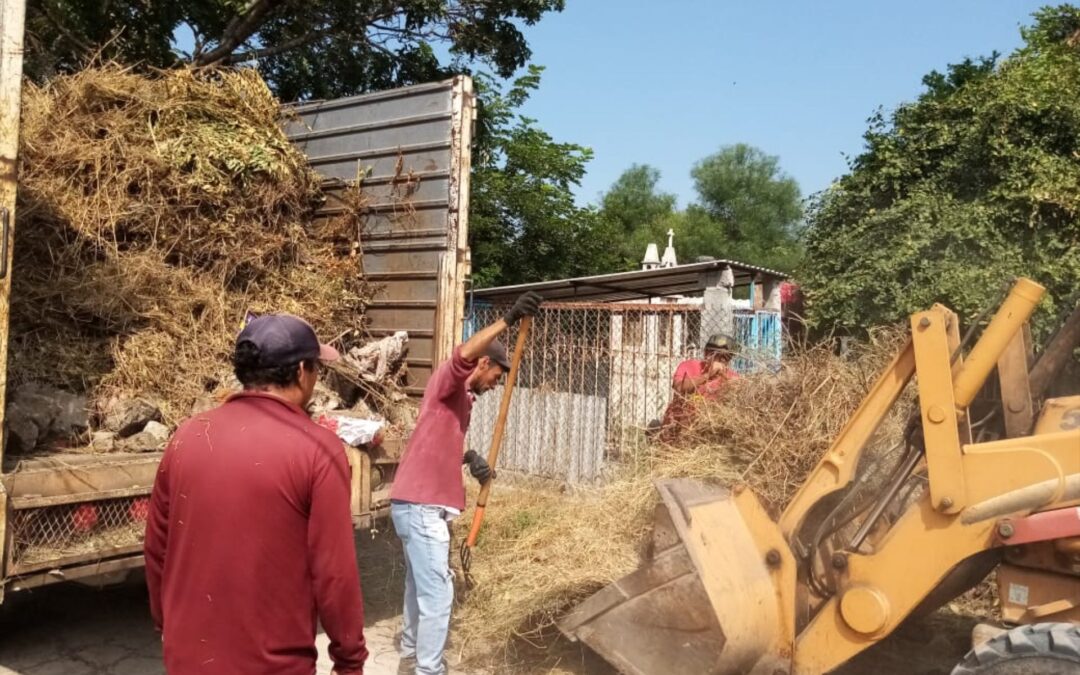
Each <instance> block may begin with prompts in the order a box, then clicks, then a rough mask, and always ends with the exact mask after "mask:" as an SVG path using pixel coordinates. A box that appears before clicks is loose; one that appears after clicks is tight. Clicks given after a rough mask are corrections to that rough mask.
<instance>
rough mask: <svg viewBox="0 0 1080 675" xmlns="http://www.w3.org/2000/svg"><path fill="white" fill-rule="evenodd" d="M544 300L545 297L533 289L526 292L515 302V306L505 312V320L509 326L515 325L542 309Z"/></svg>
mask: <svg viewBox="0 0 1080 675" xmlns="http://www.w3.org/2000/svg"><path fill="white" fill-rule="evenodd" d="M543 301H544V298H542V297H541V296H540V294H539V293H533V292H532V291H529V292H528V293H524V294H522V295H521V297H520V298H518V299H517V301H516V302H514V306H513V307H511V308H510V309H508V310H507V311H506V314H503V321H505V322H506V325H507V326H513V325H514V324H515V323H517V322H518V321H521V320H522V319H523V318H525V317H527V316H536V313H537V312H539V311H540V303H541V302H543Z"/></svg>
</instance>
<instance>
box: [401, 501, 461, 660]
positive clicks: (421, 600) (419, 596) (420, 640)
mask: <svg viewBox="0 0 1080 675" xmlns="http://www.w3.org/2000/svg"><path fill="white" fill-rule="evenodd" d="M390 519H391V520H393V522H394V531H395V532H397V536H398V539H401V544H402V546H403V547H404V548H405V610H404V626H403V628H402V631H401V656H402V658H415V659H416V675H445V674H446V665H445V663H444V661H443V650H444V649H445V648H446V637H447V635H448V634H449V632H450V609H451V606H452V605H453V602H454V578H453V573H452V572H451V571H450V524H449V523H448V522H447V521H446V510H445V509H443V508H442V507H439V506H427V505H424V504H409V503H405V502H394V503H392V504H391V505H390Z"/></svg>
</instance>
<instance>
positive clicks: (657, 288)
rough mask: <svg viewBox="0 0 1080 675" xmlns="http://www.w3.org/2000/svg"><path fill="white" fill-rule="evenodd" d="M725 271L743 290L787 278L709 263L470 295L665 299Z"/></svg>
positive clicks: (694, 290)
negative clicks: (765, 280)
mask: <svg viewBox="0 0 1080 675" xmlns="http://www.w3.org/2000/svg"><path fill="white" fill-rule="evenodd" d="M725 267H731V271H732V272H733V273H734V274H735V285H736V286H747V285H749V284H750V283H751V281H752V280H754V279H755V278H758V280H759V281H760V280H761V279H760V277H766V278H768V277H772V278H774V279H787V278H788V275H786V274H784V273H783V272H778V271H776V270H771V269H768V268H766V267H758V266H757V265H748V264H746V263H741V262H738V261H735V260H709V261H707V262H699V263H690V264H689V265H677V266H675V267H665V268H661V269H654V270H636V271H633V272H618V273H615V274H600V275H596V276H591V277H578V278H576V279H559V280H556V281H541V282H537V283H533V284H517V285H515V286H497V287H494V288H479V289H476V290H475V291H473V293H474V297H475V298H476V299H477V300H484V301H486V302H492V303H500V302H508V301H512V300H513V299H514V298H516V297H517V296H519V295H521V294H522V293H524V292H526V291H533V292H535V293H539V294H540V295H542V296H543V297H544V299H545V300H549V301H559V302H620V301H624V300H643V299H646V298H655V297H663V296H669V295H697V294H701V293H703V292H704V291H705V289H706V288H707V287H708V286H710V285H715V283H716V281H715V277H716V274H717V273H718V272H720V271H721V270H723V269H724V268H725Z"/></svg>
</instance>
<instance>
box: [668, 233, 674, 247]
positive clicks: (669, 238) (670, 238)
mask: <svg viewBox="0 0 1080 675" xmlns="http://www.w3.org/2000/svg"><path fill="white" fill-rule="evenodd" d="M674 240H675V230H668V231H667V245H668V248H671V243H672V242H673V241H674Z"/></svg>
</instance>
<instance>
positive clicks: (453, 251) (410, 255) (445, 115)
mask: <svg viewBox="0 0 1080 675" xmlns="http://www.w3.org/2000/svg"><path fill="white" fill-rule="evenodd" d="M293 111H294V112H295V113H296V119H295V120H294V121H292V122H291V123H290V124H289V125H288V127H287V133H288V135H289V138H291V139H292V140H293V142H294V143H296V144H297V146H298V147H299V148H300V149H301V150H303V151H304V152H305V153H306V154H307V156H308V158H309V159H310V161H311V165H312V167H314V168H315V170H316V171H318V172H319V173H320V174H321V175H322V176H323V177H324V178H325V181H324V189H325V191H326V194H327V199H326V204H325V205H324V206H323V208H322V209H321V210H320V215H321V216H322V217H326V218H332V217H334V216H335V215H336V214H339V213H341V212H342V211H343V210H344V209H348V208H354V207H355V201H352V202H351V201H350V199H349V198H348V192H347V190H348V189H349V185H350V184H355V182H356V181H358V180H359V181H360V185H361V189H362V192H361V194H362V202H361V204H362V206H361V213H362V214H363V231H362V233H361V236H360V242H361V250H362V254H363V260H364V274H365V276H366V277H367V278H368V279H369V280H370V281H372V282H373V283H374V284H377V286H378V291H377V293H376V296H375V298H374V300H373V302H372V304H371V306H370V307H369V308H368V312H367V320H368V330H369V331H370V333H371V335H372V336H373V337H381V336H385V335H390V334H392V333H393V332H395V331H399V330H405V331H408V333H409V358H408V365H409V372H410V381H409V383H408V384H409V389H408V390H409V393H411V394H413V395H419V394H420V393H422V392H423V387H424V385H425V384H426V383H427V380H428V378H429V377H430V375H431V370H432V368H433V367H434V365H435V364H437V363H439V362H440V361H442V360H443V359H445V358H446V357H447V356H449V354H450V350H451V349H453V345H454V344H455V342H456V340H457V337H458V336H459V335H461V322H462V318H463V317H462V311H463V307H464V281H465V276H466V274H467V273H468V248H467V235H468V225H467V213H468V181H469V166H470V155H469V153H470V148H469V146H470V139H471V137H472V123H473V95H472V81H471V80H470V79H469V78H468V77H464V76H462V77H456V78H454V79H452V80H446V81H444V82H435V83H431V84H422V85H417V86H413V87H405V88H402V89H395V90H392V91H386V92H377V93H374V94H366V95H363V96H355V97H351V98H345V99H340V100H335V101H326V102H318V103H309V104H303V105H299V106H296V107H295V108H293Z"/></svg>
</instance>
